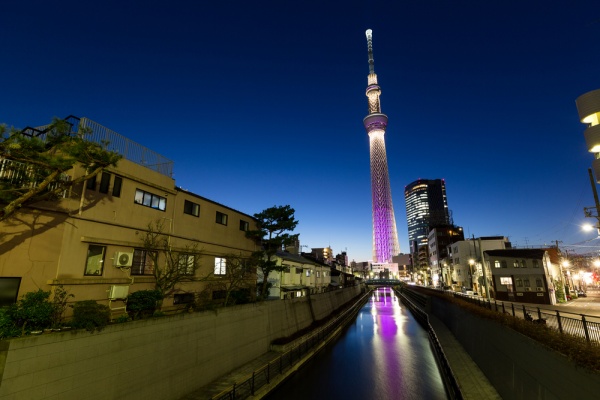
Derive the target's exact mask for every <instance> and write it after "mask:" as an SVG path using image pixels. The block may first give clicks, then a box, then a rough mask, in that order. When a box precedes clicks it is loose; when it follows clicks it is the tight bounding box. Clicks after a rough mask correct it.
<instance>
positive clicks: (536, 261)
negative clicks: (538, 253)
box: [531, 260, 540, 268]
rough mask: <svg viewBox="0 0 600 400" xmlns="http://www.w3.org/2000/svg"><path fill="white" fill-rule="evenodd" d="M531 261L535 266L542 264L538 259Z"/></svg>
mask: <svg viewBox="0 0 600 400" xmlns="http://www.w3.org/2000/svg"><path fill="white" fill-rule="evenodd" d="M531 263H532V264H533V268H539V267H540V264H539V262H538V260H531Z"/></svg>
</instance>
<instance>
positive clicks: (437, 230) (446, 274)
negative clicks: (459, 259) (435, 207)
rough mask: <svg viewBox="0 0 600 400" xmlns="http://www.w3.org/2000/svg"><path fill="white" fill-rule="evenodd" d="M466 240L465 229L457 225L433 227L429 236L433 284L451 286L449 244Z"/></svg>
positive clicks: (428, 244)
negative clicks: (448, 260)
mask: <svg viewBox="0 0 600 400" xmlns="http://www.w3.org/2000/svg"><path fill="white" fill-rule="evenodd" d="M460 240H465V235H464V233H463V229H462V228H461V227H460V226H455V225H438V226H435V227H432V228H431V230H430V231H429V235H428V238H427V246H428V254H429V267H430V268H431V277H432V281H433V286H435V287H438V286H439V287H450V286H451V285H452V279H451V274H450V268H449V265H450V263H448V262H447V261H446V259H448V246H449V245H451V244H452V243H455V242H458V241H460Z"/></svg>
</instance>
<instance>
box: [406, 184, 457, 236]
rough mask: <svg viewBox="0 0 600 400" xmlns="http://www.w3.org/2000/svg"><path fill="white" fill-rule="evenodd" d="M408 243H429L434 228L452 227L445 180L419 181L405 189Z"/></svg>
mask: <svg viewBox="0 0 600 400" xmlns="http://www.w3.org/2000/svg"><path fill="white" fill-rule="evenodd" d="M404 200H405V202H406V224H407V226H408V241H409V242H410V243H411V245H412V243H413V242H415V243H416V246H422V245H424V244H426V243H427V238H428V235H429V230H430V228H431V227H434V226H443V225H450V213H449V211H448V200H447V198H446V182H445V181H444V180H443V179H418V180H416V181H414V182H412V183H410V184H408V185H407V186H406V187H405V188H404Z"/></svg>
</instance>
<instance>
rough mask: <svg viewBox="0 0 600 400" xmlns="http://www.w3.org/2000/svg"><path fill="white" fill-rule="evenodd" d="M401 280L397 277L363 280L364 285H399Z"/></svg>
mask: <svg viewBox="0 0 600 400" xmlns="http://www.w3.org/2000/svg"><path fill="white" fill-rule="evenodd" d="M401 283H402V281H400V280H399V279H367V280H365V285H368V286H397V285H400V284H401Z"/></svg>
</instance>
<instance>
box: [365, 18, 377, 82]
mask: <svg viewBox="0 0 600 400" xmlns="http://www.w3.org/2000/svg"><path fill="white" fill-rule="evenodd" d="M365 34H366V35H367V48H368V49H369V73H370V74H374V73H375V61H374V60H373V31H372V30H371V29H367V31H366V32H365Z"/></svg>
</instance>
